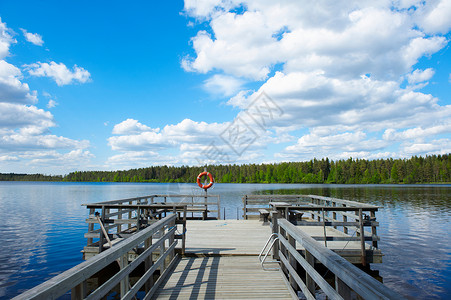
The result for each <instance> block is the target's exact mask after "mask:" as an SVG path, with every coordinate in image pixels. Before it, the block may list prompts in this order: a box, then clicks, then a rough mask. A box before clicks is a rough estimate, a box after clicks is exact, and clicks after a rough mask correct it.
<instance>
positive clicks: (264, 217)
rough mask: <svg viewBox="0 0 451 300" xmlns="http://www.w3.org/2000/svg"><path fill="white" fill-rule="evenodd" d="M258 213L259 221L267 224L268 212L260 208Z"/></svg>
mask: <svg viewBox="0 0 451 300" xmlns="http://www.w3.org/2000/svg"><path fill="white" fill-rule="evenodd" d="M258 212H259V213H260V221H263V222H265V223H266V222H268V217H269V211H268V210H266V209H264V208H261V209H259V210H258Z"/></svg>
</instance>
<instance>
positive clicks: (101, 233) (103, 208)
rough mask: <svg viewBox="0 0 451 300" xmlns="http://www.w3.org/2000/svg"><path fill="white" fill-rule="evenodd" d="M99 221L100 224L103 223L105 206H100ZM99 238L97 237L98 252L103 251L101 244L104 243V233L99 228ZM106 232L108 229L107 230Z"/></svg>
mask: <svg viewBox="0 0 451 300" xmlns="http://www.w3.org/2000/svg"><path fill="white" fill-rule="evenodd" d="M100 220H101V222H102V224H105V206H102V215H101V219H100ZM100 228H102V225H100ZM99 233H100V238H99V253H101V252H102V251H103V244H104V242H105V241H104V234H103V230H100V232H99ZM107 234H108V231H107Z"/></svg>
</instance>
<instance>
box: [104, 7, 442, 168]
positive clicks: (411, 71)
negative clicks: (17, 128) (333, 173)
mask: <svg viewBox="0 0 451 300" xmlns="http://www.w3.org/2000/svg"><path fill="white" fill-rule="evenodd" d="M448 3H449V1H440V0H437V1H420V0H402V1H395V2H393V1H377V2H374V1H357V0H356V1H346V2H334V3H332V2H327V3H325V2H323V1H302V0H301V1H277V2H274V1H268V0H258V1H246V0H245V1H235V0H214V1H207V0H205V1H204V0H185V6H184V13H185V15H186V16H187V17H188V19H189V20H188V21H189V24H190V25H189V26H192V27H193V28H196V26H197V25H199V24H201V26H199V30H198V31H197V33H196V34H194V35H193V37H192V38H191V41H190V42H191V45H192V48H193V50H194V53H193V55H188V56H185V57H184V58H183V59H182V62H181V66H182V68H183V69H184V70H185V71H187V72H196V73H202V74H209V75H210V77H209V79H207V80H205V81H204V85H203V88H204V89H206V90H207V91H209V92H219V93H221V94H222V95H225V96H228V97H231V98H230V99H229V100H228V102H227V104H228V105H230V106H233V107H234V108H236V109H238V110H239V111H238V113H237V115H236V117H235V118H234V119H233V120H230V122H223V123H210V124H209V123H206V122H196V121H193V120H190V119H185V120H183V121H182V122H179V123H177V124H173V125H166V126H164V127H163V128H162V129H161V130H159V129H158V128H155V129H153V128H150V127H148V126H146V125H143V124H141V123H139V122H138V121H136V120H126V121H124V122H122V123H120V124H117V125H116V126H115V128H114V129H113V134H116V135H117V136H112V137H110V139H109V144H110V146H111V147H112V149H113V150H115V151H120V152H121V154H118V155H116V156H114V157H113V158H111V162H113V161H116V162H119V161H120V162H121V163H125V162H126V161H127V159H129V160H130V161H133V162H136V163H138V162H140V163H144V162H145V161H146V157H148V156H154V157H155V159H156V160H158V161H159V162H163V161H166V162H165V163H170V164H172V163H179V164H182V163H183V164H199V162H196V160H195V158H196V156H197V155H198V154H199V152H201V153H205V154H209V155H213V154H215V153H216V154H218V153H223V154H224V153H225V154H230V153H233V151H232V150H231V147H230V143H228V141H227V140H226V139H224V138H221V137H224V136H225V135H223V133H224V132H227V130H229V129H230V128H233V125H236V124H237V123H240V125H241V127H237V128H233V129H236V132H239V130H245V131H246V130H247V131H248V135H247V136H246V138H247V140H248V141H251V142H252V146H250V147H247V148H246V154H245V155H242V156H239V155H238V156H237V155H236V153H235V156H234V157H233V162H241V161H243V162H244V163H247V162H251V161H256V162H262V161H274V160H279V161H280V160H300V159H311V158H312V157H325V156H328V157H330V158H333V159H341V158H348V157H349V156H352V157H361V158H368V159H376V158H382V157H405V156H407V155H409V154H412V155H418V154H428V153H441V152H443V151H445V152H446V151H451V147H450V143H449V134H450V133H451V128H450V127H449V121H447V120H449V119H451V105H447V104H445V105H443V104H442V103H443V99H441V101H439V99H438V98H437V97H435V96H434V95H431V94H427V93H425V92H422V90H421V88H422V87H424V86H425V85H426V84H427V83H428V81H429V80H431V79H432V78H433V76H434V74H435V72H436V70H435V69H433V68H432V66H431V67H428V66H426V65H425V64H424V63H423V64H422V66H421V67H419V66H417V63H418V61H419V60H420V59H422V58H424V57H430V56H432V55H433V54H435V53H437V52H438V51H440V50H441V49H444V48H445V47H446V46H447V45H448V38H447V34H448V32H449V30H450V28H451V27H450V22H451V21H450V18H448V17H446V16H447V15H449V13H448V8H449V4H448ZM434 68H437V73H439V68H440V66H439V65H436V66H434ZM406 81H407V83H408V84H407V85H406V84H405V83H406ZM244 82H246V83H247V84H248V83H252V82H253V83H255V85H254V86H258V87H257V88H256V89H255V90H244ZM450 82H451V75H450ZM262 94H266V95H267V96H268V97H269V98H270V99H271V101H272V102H273V103H274V106H273V109H272V110H267V111H265V114H260V115H259V116H258V117H261V116H263V115H265V121H264V126H259V124H258V123H259V122H258V117H256V115H255V109H254V110H252V109H250V107H251V106H252V105H253V103H254V101H255V99H257V98H258V96H259V95H262ZM444 100H445V103H449V102H446V101H448V100H447V99H444ZM262 107H263V106H261V107H260V108H262ZM260 125H261V124H260ZM227 134H228V133H227ZM229 136H232V135H229ZM218 137H219V138H218ZM255 137H256V138H255ZM229 142H230V141H229ZM277 143H278V144H279V145H280V146H278V147H277V148H279V149H282V150H280V151H279V152H278V153H276V154H275V155H270V156H265V155H264V151H265V149H268V148H269V147H272V148H274V145H275V144H277ZM232 144H233V143H232ZM440 144H441V146H440ZM269 152H270V151H269ZM246 160H247V161H246ZM211 162H216V163H221V162H223V163H224V162H227V160H226V159H225V158H224V157H221V156H216V157H215V159H212V160H211Z"/></svg>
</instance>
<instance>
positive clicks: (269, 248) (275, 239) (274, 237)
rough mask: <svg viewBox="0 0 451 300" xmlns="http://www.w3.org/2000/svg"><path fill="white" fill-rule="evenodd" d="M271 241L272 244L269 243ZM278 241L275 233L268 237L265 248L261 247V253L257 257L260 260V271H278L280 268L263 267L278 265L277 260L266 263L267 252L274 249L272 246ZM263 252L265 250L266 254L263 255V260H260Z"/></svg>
mask: <svg viewBox="0 0 451 300" xmlns="http://www.w3.org/2000/svg"><path fill="white" fill-rule="evenodd" d="M271 240H272V242H271ZM278 240H279V235H278V234H277V233H273V234H271V235H270V236H269V239H268V241H267V242H266V244H265V246H264V247H263V249H262V251H261V252H260V255H259V256H258V259H259V260H260V264H261V266H262V269H263V270H265V271H276V270H279V269H280V266H278V267H277V268H274V267H273V268H268V267H265V264H274V263H277V264H279V261H278V260H272V261H266V258H267V257H268V254H269V252H271V250H272V248H273V247H274V244H275V243H276V242H277V241H278ZM270 243H271V244H270ZM268 245H270V246H269V247H268ZM265 250H267V251H266V253H265V255H264V257H263V259H262V256H263V253H264V252H265Z"/></svg>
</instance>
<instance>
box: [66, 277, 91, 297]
mask: <svg viewBox="0 0 451 300" xmlns="http://www.w3.org/2000/svg"><path fill="white" fill-rule="evenodd" d="M87 295H88V284H87V282H86V280H85V281H83V282H82V283H80V284H79V285H77V286H75V287H73V288H72V290H71V292H70V299H71V300H80V299H84V298H86V296H87Z"/></svg>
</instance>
